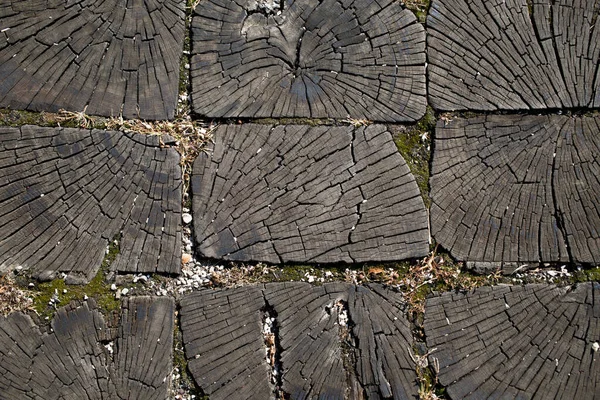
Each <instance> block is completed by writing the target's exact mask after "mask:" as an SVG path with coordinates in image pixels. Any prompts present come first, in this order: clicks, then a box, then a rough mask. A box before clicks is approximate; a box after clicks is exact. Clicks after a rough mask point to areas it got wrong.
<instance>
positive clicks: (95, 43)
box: [0, 0, 185, 120]
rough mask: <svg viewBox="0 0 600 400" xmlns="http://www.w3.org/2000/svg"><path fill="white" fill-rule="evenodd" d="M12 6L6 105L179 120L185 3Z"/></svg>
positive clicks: (2, 99) (5, 42)
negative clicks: (176, 111)
mask: <svg viewBox="0 0 600 400" xmlns="http://www.w3.org/2000/svg"><path fill="white" fill-rule="evenodd" d="M4 3H6V4H3V5H1V6H0V31H1V33H0V41H1V42H2V44H0V76H2V82H1V83H0V107H9V108H12V109H27V110H33V111H52V112H56V111H58V110H59V109H61V108H63V109H67V110H72V111H82V110H84V109H85V111H86V113H88V114H92V115H104V116H119V115H120V114H121V113H122V115H123V117H125V118H142V119H151V120H157V119H171V118H173V117H174V115H175V110H176V107H177V95H178V90H179V84H178V82H179V64H180V59H181V54H182V51H183V39H184V33H185V32H184V30H185V22H184V19H185V1H183V0H157V1H152V2H148V1H127V0H105V1H98V0H76V1H69V2H66V1H59V0H49V1H35V2H31V1H28V2H27V5H25V3H23V2H22V1H18V0H7V1H5V2H4ZM32 3H34V4H32ZM30 4H31V6H30ZM86 107H87V108H86Z"/></svg>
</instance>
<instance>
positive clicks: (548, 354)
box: [424, 282, 600, 399]
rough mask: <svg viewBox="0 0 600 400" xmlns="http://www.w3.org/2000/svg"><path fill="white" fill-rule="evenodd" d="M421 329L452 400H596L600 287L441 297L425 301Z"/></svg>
mask: <svg viewBox="0 0 600 400" xmlns="http://www.w3.org/2000/svg"><path fill="white" fill-rule="evenodd" d="M424 328H425V336H426V338H427V346H428V347H429V348H430V349H434V348H435V349H437V350H435V351H432V353H431V355H430V357H429V358H430V361H433V359H434V358H435V359H437V360H438V361H439V374H438V378H439V381H440V383H441V384H442V385H444V386H446V387H447V393H448V395H449V396H450V398H452V399H505V398H527V399H566V398H569V399H594V398H598V393H599V391H600V352H599V351H598V348H597V347H596V346H597V344H598V342H599V341H600V284H599V283H598V282H587V283H583V284H578V285H577V286H576V287H575V288H571V287H563V288H558V287H556V286H553V285H541V284H536V285H526V286H494V287H482V288H479V289H475V290H474V291H471V292H468V293H444V294H442V295H440V296H436V297H432V298H429V299H428V300H427V305H426V309H425V322H424ZM594 344H596V345H594ZM430 351H431V350H430Z"/></svg>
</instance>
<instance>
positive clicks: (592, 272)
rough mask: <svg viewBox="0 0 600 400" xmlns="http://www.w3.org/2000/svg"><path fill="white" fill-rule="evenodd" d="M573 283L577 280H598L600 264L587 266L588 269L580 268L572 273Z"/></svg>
mask: <svg viewBox="0 0 600 400" xmlns="http://www.w3.org/2000/svg"><path fill="white" fill-rule="evenodd" d="M572 281H573V283H578V282H590V281H595V282H600V266H597V267H594V268H589V269H581V270H579V271H577V272H575V273H574V274H573V278H572Z"/></svg>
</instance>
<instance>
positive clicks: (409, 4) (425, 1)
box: [404, 0, 431, 24]
mask: <svg viewBox="0 0 600 400" xmlns="http://www.w3.org/2000/svg"><path fill="white" fill-rule="evenodd" d="M404 6H405V7H406V8H407V9H409V10H410V11H412V12H413V14H415V16H416V17H417V20H418V21H419V22H420V23H422V24H424V23H425V21H426V20H427V13H428V12H429V7H430V6H431V0H405V1H404Z"/></svg>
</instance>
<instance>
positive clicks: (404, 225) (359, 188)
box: [192, 124, 429, 263]
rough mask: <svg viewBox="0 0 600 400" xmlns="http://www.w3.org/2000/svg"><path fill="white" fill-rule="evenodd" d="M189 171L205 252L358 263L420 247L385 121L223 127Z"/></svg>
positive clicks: (420, 233)
mask: <svg viewBox="0 0 600 400" xmlns="http://www.w3.org/2000/svg"><path fill="white" fill-rule="evenodd" d="M214 140H215V145H214V148H213V149H212V150H211V151H210V152H208V153H207V154H204V153H203V154H201V155H200V156H199V157H198V158H197V159H196V161H195V163H194V171H193V176H192V191H193V198H192V200H193V211H194V231H195V236H196V240H197V242H198V247H197V248H198V250H199V251H200V252H201V253H202V254H203V255H204V256H207V257H215V258H225V259H230V260H257V261H266V262H273V263H279V262H340V261H344V262H363V261H380V260H399V259H406V258H412V257H421V256H424V255H425V254H427V252H428V250H429V246H428V231H427V215H426V211H425V208H424V205H423V200H422V198H421V196H420V192H419V189H418V187H417V185H416V182H415V180H414V177H413V176H412V174H411V172H410V170H409V168H408V166H407V165H406V162H405V161H404V159H403V158H402V156H401V155H400V154H399V153H398V150H397V148H396V146H395V144H394V142H393V141H392V137H391V134H390V133H389V132H388V131H387V129H386V128H385V127H384V126H381V125H371V126H369V127H359V128H353V127H351V126H345V127H330V126H322V127H308V126H294V125H288V126H276V127H272V126H267V125H255V124H245V125H229V126H220V127H219V128H218V129H217V131H216V132H215V139H214Z"/></svg>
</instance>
